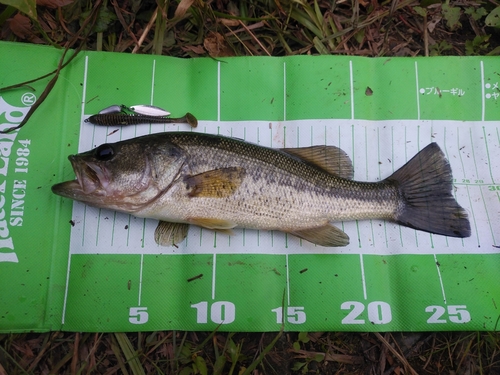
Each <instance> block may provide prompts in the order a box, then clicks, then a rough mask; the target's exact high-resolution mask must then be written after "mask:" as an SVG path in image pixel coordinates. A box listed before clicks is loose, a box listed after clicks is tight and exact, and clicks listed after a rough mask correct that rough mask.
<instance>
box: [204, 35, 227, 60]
mask: <svg viewBox="0 0 500 375" xmlns="http://www.w3.org/2000/svg"><path fill="white" fill-rule="evenodd" d="M203 46H204V47H205V49H206V50H207V52H208V54H209V55H210V56H211V57H227V56H234V51H233V50H232V49H231V48H230V47H229V46H228V45H227V44H226V41H225V40H224V37H223V36H222V35H221V34H219V33H214V32H212V33H210V36H208V37H206V38H205V40H204V41H203Z"/></svg>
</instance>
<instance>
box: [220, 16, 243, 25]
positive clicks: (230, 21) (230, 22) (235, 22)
mask: <svg viewBox="0 0 500 375" xmlns="http://www.w3.org/2000/svg"><path fill="white" fill-rule="evenodd" d="M217 21H218V22H220V23H222V24H223V25H224V26H228V27H236V26H239V24H240V22H239V21H238V20H233V19H229V18H217Z"/></svg>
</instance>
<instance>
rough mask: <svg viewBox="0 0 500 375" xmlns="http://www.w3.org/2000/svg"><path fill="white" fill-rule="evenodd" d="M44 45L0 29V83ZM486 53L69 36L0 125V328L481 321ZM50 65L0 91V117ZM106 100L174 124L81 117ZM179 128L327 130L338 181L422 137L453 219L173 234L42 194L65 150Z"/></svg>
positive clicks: (41, 53) (488, 169)
mask: <svg viewBox="0 0 500 375" xmlns="http://www.w3.org/2000/svg"><path fill="white" fill-rule="evenodd" d="M61 54H62V51H60V50H56V49H53V48H48V47H40V46H32V45H24V44H13V43H0V55H1V56H2V57H1V58H0V71H1V72H2V74H1V76H0V86H1V87H5V86H9V85H13V84H16V83H18V82H21V81H26V80H29V79H33V78H36V77H38V76H41V75H43V74H46V73H48V72H50V71H53V70H54V69H55V67H57V64H58V61H59V58H60V57H61ZM499 67H500V59H499V58H497V57H468V58H460V57H442V58H378V59H367V58H361V57H348V56H294V57H282V58H268V57H251V58H249V57H244V58H243V57H242V58H228V59H221V60H215V59H210V58H200V59H176V58H171V57H164V56H145V55H125V54H114V53H100V52H82V53H80V54H79V55H78V56H77V58H75V60H73V61H72V62H71V63H70V64H69V65H68V66H67V67H66V68H65V69H63V71H62V72H61V76H60V77H59V79H58V82H57V84H56V85H55V87H54V88H53V90H52V92H51V93H50V95H49V96H48V98H47V99H46V100H45V102H44V103H43V104H42V105H41V106H40V107H39V108H38V110H37V111H36V112H35V114H34V115H33V116H32V117H31V119H30V121H29V122H28V124H27V125H26V126H25V127H24V128H22V129H21V130H18V131H14V132H12V133H8V134H2V135H0V154H1V155H0V275H1V276H0V332H25V331H48V330H67V331H138V330H140V331H154V330H171V329H175V330H214V329H219V330H223V331H240V332H241V331H277V330H279V329H280V328H281V325H282V323H283V324H284V326H285V330H292V331H323V330H330V331H410V330H411V331H430V330H454V331H458V330H468V331H470V330H497V329H498V328H499V325H500V324H499V319H500V286H499V283H498V278H499V274H500V226H499V223H500V88H499V85H500V69H499ZM50 78H51V77H48V78H46V79H44V80H41V81H38V82H34V83H30V84H29V86H23V87H20V88H17V89H15V90H9V91H1V92H0V129H2V130H5V129H7V128H10V127H12V126H15V125H17V124H19V123H20V121H21V120H22V118H23V117H24V115H25V114H26V113H27V111H28V110H29V107H30V106H31V105H33V103H34V102H35V100H36V98H38V97H39V96H40V95H41V94H42V92H43V90H44V88H45V86H46V85H47V83H48V81H49V80H50ZM115 104H125V105H128V106H130V105H136V104H149V105H155V106H158V107H161V108H165V109H166V110H168V111H170V112H172V116H173V117H181V116H182V115H184V114H185V113H186V112H191V113H193V114H194V115H195V116H196V117H197V118H198V120H199V124H198V127H197V128H195V129H191V128H190V127H189V125H187V124H145V125H137V126H127V127H118V126H107V127H106V126H94V125H92V124H89V123H86V122H85V119H86V118H88V117H89V116H90V115H93V114H96V113H98V112H99V111H100V110H102V109H103V108H106V107H108V106H110V105H115ZM165 131H166V132H168V131H188V132H189V131H195V132H202V133H211V134H220V135H225V136H230V137H235V138H240V139H244V140H246V141H248V142H253V143H257V144H260V145H262V146H268V147H276V148H282V147H307V146H311V145H325V144H327V145H335V146H338V147H340V148H341V149H343V150H344V151H345V152H346V153H347V154H348V155H349V157H350V158H351V160H352V161H353V164H354V173H355V174H354V179H355V180H357V181H380V180H383V179H384V178H386V177H388V176H390V175H391V174H392V173H393V172H394V171H396V170H397V169H399V168H400V167H401V166H403V165H404V164H405V163H406V162H407V161H408V160H410V159H411V158H412V157H413V156H414V155H415V154H417V153H418V152H419V151H420V150H421V149H423V148H424V147H425V146H427V145H428V144H429V143H431V142H436V143H437V144H438V145H439V146H440V147H441V149H442V150H443V152H444V153H445V155H446V157H447V159H448V160H449V162H450V164H451V168H452V171H453V178H454V192H453V193H454V195H455V198H456V199H457V201H458V203H459V204H460V205H461V206H462V207H464V209H465V210H466V211H467V213H468V215H469V219H470V224H471V232H472V235H471V236H470V237H468V238H464V239H462V238H449V237H445V236H439V235H433V234H429V233H426V232H422V231H417V230H414V229H410V228H406V227H402V226H399V225H396V224H393V223H391V222H385V221H382V220H366V221H353V222H338V223H335V225H336V226H337V227H339V228H340V229H342V230H343V231H344V232H346V233H347V234H348V235H349V237H350V244H349V245H348V246H346V247H339V248H325V247H320V246H315V245H313V244H311V243H309V242H307V241H303V240H301V239H299V238H297V237H294V236H292V235H287V234H285V233H282V232H277V231H256V230H249V229H235V230H234V233H233V234H232V235H227V234H222V233H216V232H213V231H210V230H206V229H201V228H200V227H196V226H191V227H190V229H189V233H188V236H187V238H186V239H185V240H184V241H183V242H181V243H180V244H179V245H178V247H162V246H159V245H157V244H156V243H155V240H154V231H155V228H156V225H157V223H158V222H157V221H156V220H150V219H142V218H137V217H133V216H130V215H126V214H121V213H117V212H114V211H110V210H105V209H98V208H93V207H90V206H87V205H85V204H82V203H79V202H73V201H72V200H69V199H65V198H61V197H59V196H56V195H54V194H53V193H52V192H51V186H52V185H53V184H55V183H58V182H61V181H66V180H71V179H73V178H74V177H75V176H74V172H73V170H72V168H71V165H70V163H69V161H68V159H67V157H68V155H70V154H75V153H77V152H83V151H87V150H89V149H92V148H94V147H96V146H98V145H100V144H102V143H106V142H108V143H111V142H116V141H119V140H125V139H129V138H133V137H136V136H140V135H144V134H149V133H158V132H165Z"/></svg>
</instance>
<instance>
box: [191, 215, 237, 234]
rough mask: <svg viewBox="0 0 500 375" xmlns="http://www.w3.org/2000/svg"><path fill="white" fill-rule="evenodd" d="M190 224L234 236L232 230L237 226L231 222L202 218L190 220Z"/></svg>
mask: <svg viewBox="0 0 500 375" xmlns="http://www.w3.org/2000/svg"><path fill="white" fill-rule="evenodd" d="M189 222H190V223H192V224H194V225H198V226H199V227H203V228H207V229H213V230H216V231H218V232H222V233H226V234H232V233H233V231H232V230H231V229H233V228H234V227H235V226H236V224H235V223H233V222H231V221H227V220H220V219H213V218H202V217H194V218H190V219H189Z"/></svg>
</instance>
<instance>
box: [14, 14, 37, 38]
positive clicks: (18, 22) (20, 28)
mask: <svg viewBox="0 0 500 375" xmlns="http://www.w3.org/2000/svg"><path fill="white" fill-rule="evenodd" d="M9 27H10V29H11V30H12V32H13V33H14V34H15V35H16V36H18V37H19V38H21V39H29V37H30V36H31V35H32V34H33V31H32V30H31V21H30V19H29V18H28V17H26V16H25V15H23V14H21V13H17V14H16V15H15V16H14V17H12V18H11V19H10V20H9Z"/></svg>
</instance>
